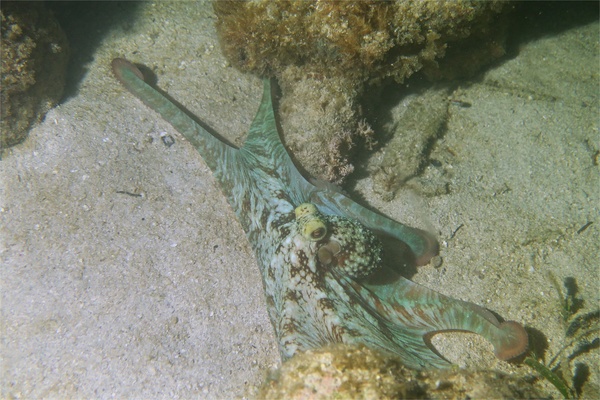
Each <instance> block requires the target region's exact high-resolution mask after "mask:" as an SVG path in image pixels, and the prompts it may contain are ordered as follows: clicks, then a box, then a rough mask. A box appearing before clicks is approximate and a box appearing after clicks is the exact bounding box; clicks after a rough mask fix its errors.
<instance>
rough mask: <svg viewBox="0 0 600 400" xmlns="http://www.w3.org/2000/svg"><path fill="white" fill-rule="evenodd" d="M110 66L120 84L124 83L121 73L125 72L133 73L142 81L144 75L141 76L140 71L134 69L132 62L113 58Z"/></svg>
mask: <svg viewBox="0 0 600 400" xmlns="http://www.w3.org/2000/svg"><path fill="white" fill-rule="evenodd" d="M110 65H111V67H112V72H113V74H114V75H115V77H116V78H117V79H118V80H119V81H121V82H124V80H125V78H124V77H123V71H126V70H127V71H131V72H133V73H134V74H135V75H136V76H137V77H138V78H140V79H141V80H144V74H142V71H140V69H139V68H138V67H136V66H135V65H134V64H133V63H132V62H130V61H128V60H126V59H124V58H115V59H114V60H112V62H111V63H110Z"/></svg>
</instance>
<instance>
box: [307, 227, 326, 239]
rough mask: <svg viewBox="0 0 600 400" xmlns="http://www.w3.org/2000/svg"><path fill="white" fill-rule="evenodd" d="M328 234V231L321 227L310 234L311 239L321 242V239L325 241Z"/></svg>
mask: <svg viewBox="0 0 600 400" xmlns="http://www.w3.org/2000/svg"><path fill="white" fill-rule="evenodd" d="M326 232H327V230H326V229H325V228H321V227H319V228H317V229H315V230H314V231H312V232H311V233H310V237H311V238H313V239H314V240H320V239H323V237H324V236H325V233H326Z"/></svg>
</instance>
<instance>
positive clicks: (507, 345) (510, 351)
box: [494, 321, 529, 361]
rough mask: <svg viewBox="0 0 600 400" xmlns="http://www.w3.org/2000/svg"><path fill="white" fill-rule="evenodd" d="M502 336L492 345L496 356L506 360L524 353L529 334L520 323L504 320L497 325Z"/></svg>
mask: <svg viewBox="0 0 600 400" xmlns="http://www.w3.org/2000/svg"><path fill="white" fill-rule="evenodd" d="M498 328H499V329H500V330H501V332H502V338H501V340H500V341H499V343H497V344H496V345H495V346H494V351H495V353H496V357H498V358H499V359H500V360H503V361H507V360H511V359H513V358H515V357H518V356H520V355H522V354H524V353H525V352H526V351H527V347H528V345H529V336H528V335H527V331H525V328H523V326H522V325H521V324H519V323H518V322H515V321H506V322H503V323H501V324H500V325H499V327H498Z"/></svg>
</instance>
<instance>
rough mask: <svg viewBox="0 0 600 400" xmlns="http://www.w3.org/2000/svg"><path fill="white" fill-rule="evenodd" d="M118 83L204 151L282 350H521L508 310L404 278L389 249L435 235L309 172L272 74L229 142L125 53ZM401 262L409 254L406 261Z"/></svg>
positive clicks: (425, 362) (412, 363) (405, 357)
mask: <svg viewBox="0 0 600 400" xmlns="http://www.w3.org/2000/svg"><path fill="white" fill-rule="evenodd" d="M112 70H113V73H114V75H115V77H116V78H117V79H118V80H119V81H120V82H121V83H122V84H123V85H124V87H125V88H126V89H127V90H128V91H129V92H131V93H132V94H133V95H135V96H136V97H137V98H138V99H140V100H141V101H142V102H143V103H145V104H146V105H147V106H148V107H150V108H151V109H153V110H154V111H156V112H157V113H158V114H160V115H161V116H162V117H163V118H164V119H165V120H166V121H168V122H169V123H170V124H171V125H172V126H173V127H174V128H175V129H176V130H177V131H179V132H180V133H181V134H182V135H183V136H184V137H185V138H186V139H187V140H188V141H189V142H190V143H191V144H192V145H193V146H194V147H195V148H196V149H197V150H198V152H199V153H200V155H201V156H202V157H203V159H204V160H205V162H206V164H207V165H208V166H209V167H210V168H211V170H212V171H213V174H214V176H215V177H216V179H217V180H218V182H219V183H220V186H221V189H222V191H223V193H224V195H225V196H226V197H227V199H228V201H229V204H230V205H231V207H232V208H233V210H234V211H235V214H236V216H237V218H238V219H239V221H240V222H241V225H242V227H243V229H244V231H245V233H246V236H247V238H248V240H249V242H250V244H251V246H252V248H253V250H254V252H255V254H256V259H257V261H258V264H259V268H260V272H261V276H262V282H263V287H264V292H265V297H266V304H267V310H268V314H269V318H270V320H271V323H272V325H273V328H274V330H275V335H276V337H277V340H278V345H279V352H280V354H281V358H282V359H283V360H286V359H288V358H290V357H292V356H294V355H295V354H297V353H299V352H303V351H306V350H308V349H314V348H320V347H323V346H326V345H328V344H331V343H346V344H362V345H365V346H367V347H370V348H373V349H376V350H379V351H383V352H386V353H388V354H393V355H395V356H397V357H399V358H400V359H401V361H402V362H403V363H404V364H405V365H406V366H407V367H409V368H414V369H428V368H444V367H448V366H450V365H451V363H450V362H449V361H447V360H446V359H444V358H443V357H442V356H441V355H440V354H439V353H438V352H437V351H436V350H435V348H434V347H433V345H432V343H431V340H430V339H431V337H432V336H433V335H434V334H436V333H438V332H444V331H468V332H474V333H477V334H480V335H482V336H483V337H484V338H486V339H487V340H488V341H489V342H490V343H491V344H492V345H493V346H494V352H495V355H496V356H497V357H498V358H499V359H501V360H510V359H512V358H515V357H517V356H520V355H522V354H523V353H525V351H526V350H527V346H528V336H527V333H526V331H525V329H524V328H523V326H522V325H520V324H519V323H517V322H514V321H504V322H501V321H499V319H498V318H496V316H495V315H494V314H492V312H490V311H488V310H487V309H485V308H483V307H481V306H478V305H476V304H473V303H470V302H466V301H462V300H458V299H453V298H450V297H448V296H445V295H443V294H440V293H438V292H436V291H434V290H432V289H429V288H427V287H425V286H422V285H419V284H417V283H414V282H413V281H411V280H409V279H407V278H405V277H403V276H402V275H401V273H402V268H403V266H402V262H400V261H401V260H399V259H398V258H396V257H395V255H394V252H393V250H394V248H397V247H398V246H404V247H406V248H407V249H409V251H408V254H410V255H411V256H412V263H413V264H414V265H425V264H427V263H428V262H429V260H430V259H431V258H432V257H434V256H435V255H436V254H437V252H438V244H437V240H436V239H435V237H434V236H433V235H432V234H430V233H428V232H426V231H424V230H420V229H417V228H413V227H409V226H407V225H404V224H402V223H400V222H396V221H394V220H392V219H390V218H387V217H385V216H383V215H381V214H379V213H377V212H376V211H372V210H370V209H368V208H366V207H363V206H361V205H360V204H358V203H357V202H355V201H353V200H351V199H350V198H349V197H347V196H346V195H345V194H344V193H343V192H342V191H341V190H340V189H339V188H337V187H335V186H333V185H331V184H328V183H326V182H321V181H316V180H310V179H307V178H305V177H304V176H303V175H302V174H301V173H300V172H299V170H298V168H297V167H296V166H295V164H294V162H293V161H292V159H291V157H290V155H289V154H288V153H287V151H286V149H285V147H284V145H283V143H282V141H281V139H280V136H279V132H278V130H277V125H276V122H275V121H276V120H275V111H274V108H273V103H272V95H271V82H270V80H268V79H266V80H264V90H263V96H262V101H261V103H260V106H259V109H258V112H257V114H256V117H255V118H254V121H253V122H252V125H251V126H250V129H249V132H248V135H247V139H246V141H245V142H244V144H243V146H242V147H239V148H237V147H235V146H233V145H231V144H229V143H227V142H226V141H224V140H222V139H220V138H219V137H217V136H215V135H213V134H211V133H209V132H208V131H207V130H206V129H205V128H204V127H203V126H201V125H200V124H199V123H197V122H196V121H195V120H194V119H193V118H192V117H190V116H189V115H188V114H187V113H186V112H184V111H183V110H182V109H180V108H179V107H178V106H177V105H175V104H174V103H173V102H172V101H171V100H169V99H167V98H166V97H165V96H164V95H162V94H161V93H160V92H159V91H158V90H156V89H155V88H153V87H152V86H150V85H149V84H147V83H146V82H145V81H144V75H143V74H142V73H141V71H140V70H139V69H138V68H137V67H136V66H135V65H134V64H133V63H131V62H129V61H127V60H125V59H122V58H117V59H115V60H113V61H112ZM403 262H404V263H406V261H403Z"/></svg>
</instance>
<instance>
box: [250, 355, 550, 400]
mask: <svg viewBox="0 0 600 400" xmlns="http://www.w3.org/2000/svg"><path fill="white" fill-rule="evenodd" d="M258 398H260V399H265V400H271V399H272V400H275V399H315V400H316V399H382V400H383V399H469V398H470V399H491V398H494V399H500V398H503V399H508V398H513V399H539V398H544V396H542V395H541V394H540V391H539V390H538V389H537V388H535V387H534V386H533V385H532V384H531V383H529V382H527V381H526V380H524V379H521V378H517V377H512V376H509V375H506V374H503V373H501V372H497V371H470V370H464V369H458V368H457V369H450V370H433V371H412V370H409V369H407V368H405V367H403V366H402V363H401V362H400V360H398V359H396V358H393V357H389V356H386V355H384V354H382V353H380V352H377V351H374V350H371V349H369V348H367V347H364V346H362V345H360V346H350V345H343V344H338V345H332V346H329V347H326V348H322V349H316V350H310V351H307V352H305V353H300V354H298V355H296V356H294V357H292V358H291V359H290V360H288V361H286V362H285V363H284V364H283V365H282V366H281V368H280V369H279V370H277V371H275V372H274V373H272V374H271V376H270V377H269V378H268V379H267V381H266V382H265V383H264V385H263V387H262V388H261V391H260V393H259V395H258Z"/></svg>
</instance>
